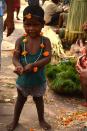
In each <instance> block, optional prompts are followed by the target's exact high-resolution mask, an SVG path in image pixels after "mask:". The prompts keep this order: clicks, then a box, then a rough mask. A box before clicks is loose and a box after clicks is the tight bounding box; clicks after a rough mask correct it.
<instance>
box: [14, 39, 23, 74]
mask: <svg viewBox="0 0 87 131" xmlns="http://www.w3.org/2000/svg"><path fill="white" fill-rule="evenodd" d="M20 42H21V38H19V39H18V40H17V41H16V43H15V50H14V53H13V59H12V60H13V64H14V66H15V71H14V72H15V73H17V74H22V73H23V66H22V65H21V63H20V61H19V58H20V55H21V47H20Z"/></svg>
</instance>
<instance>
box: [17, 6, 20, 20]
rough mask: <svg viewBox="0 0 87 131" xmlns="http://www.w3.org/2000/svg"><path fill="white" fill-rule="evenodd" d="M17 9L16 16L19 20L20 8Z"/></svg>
mask: <svg viewBox="0 0 87 131" xmlns="http://www.w3.org/2000/svg"><path fill="white" fill-rule="evenodd" d="M16 11H17V16H16V18H17V20H20V19H19V17H18V15H19V11H20V8H17V9H16Z"/></svg>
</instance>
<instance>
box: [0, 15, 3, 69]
mask: <svg viewBox="0 0 87 131" xmlns="http://www.w3.org/2000/svg"><path fill="white" fill-rule="evenodd" d="M2 39H3V17H2V16H1V17H0V70H1V43H2Z"/></svg>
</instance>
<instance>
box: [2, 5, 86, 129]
mask: <svg viewBox="0 0 87 131" xmlns="http://www.w3.org/2000/svg"><path fill="white" fill-rule="evenodd" d="M25 6H26V4H23V5H22V7H21V11H20V15H19V16H20V19H21V20H20V21H17V20H16V19H15V28H16V29H15V31H14V33H13V34H12V35H11V36H10V37H8V38H7V37H6V32H4V40H3V43H2V70H1V72H0V131H6V125H8V124H9V123H10V122H11V120H12V117H13V111H14V105H15V101H16V97H17V94H16V88H15V80H16V77H17V76H16V75H15V74H14V73H13V69H14V67H13V65H12V51H13V49H14V44H15V41H16V39H17V38H18V37H19V36H21V35H22V34H23V33H24V30H23V25H22V11H23V8H24V7H25ZM83 100H84V99H82V98H74V97H65V96H60V95H58V94H55V93H54V92H53V91H51V90H50V89H49V88H48V87H47V91H46V94H45V96H44V101H45V117H46V119H47V121H48V122H49V123H50V124H51V126H52V131H64V130H65V131H78V130H81V128H82V127H83V125H84V123H85V122H86V121H87V108H85V107H82V106H81V102H82V101H83ZM30 128H33V129H34V131H43V130H42V129H41V128H40V127H39V124H38V119H37V112H36V108H35V105H34V103H33V101H32V97H30V96H29V98H28V101H27V102H26V104H25V106H24V109H23V111H22V115H21V118H20V125H19V126H18V127H17V129H16V130H15V131H29V129H30Z"/></svg>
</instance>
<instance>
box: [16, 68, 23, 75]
mask: <svg viewBox="0 0 87 131" xmlns="http://www.w3.org/2000/svg"><path fill="white" fill-rule="evenodd" d="M23 71H24V69H23V67H22V66H17V67H16V68H15V70H14V73H16V74H18V75H21V74H22V73H23Z"/></svg>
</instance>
